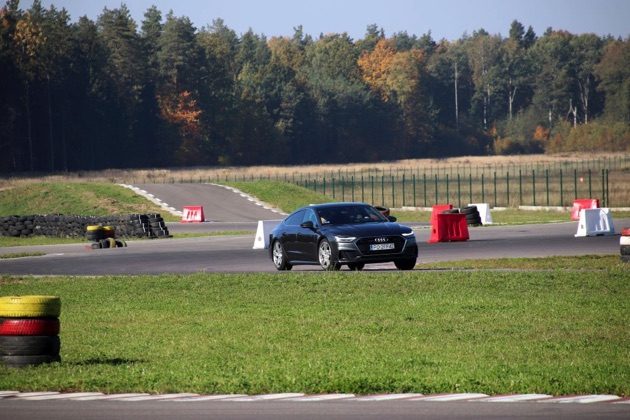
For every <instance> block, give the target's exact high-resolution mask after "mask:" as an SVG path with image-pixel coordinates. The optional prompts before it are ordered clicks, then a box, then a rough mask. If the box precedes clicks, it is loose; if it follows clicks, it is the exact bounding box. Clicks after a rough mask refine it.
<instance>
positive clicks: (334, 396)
mask: <svg viewBox="0 0 630 420" xmlns="http://www.w3.org/2000/svg"><path fill="white" fill-rule="evenodd" d="M354 396H355V395H354V394H323V395H307V396H304V397H298V398H291V399H290V400H289V401H298V402H314V401H332V400H345V399H348V398H354Z"/></svg>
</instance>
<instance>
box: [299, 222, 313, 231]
mask: <svg viewBox="0 0 630 420" xmlns="http://www.w3.org/2000/svg"><path fill="white" fill-rule="evenodd" d="M300 227H302V228H304V229H314V228H315V225H314V224H313V222H312V221H310V220H308V221H306V222H304V223H302V224H301V225H300Z"/></svg>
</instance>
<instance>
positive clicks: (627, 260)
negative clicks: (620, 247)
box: [620, 255, 630, 263]
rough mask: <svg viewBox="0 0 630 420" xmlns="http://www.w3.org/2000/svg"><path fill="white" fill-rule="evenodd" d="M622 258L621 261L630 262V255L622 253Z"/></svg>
mask: <svg viewBox="0 0 630 420" xmlns="http://www.w3.org/2000/svg"><path fill="white" fill-rule="evenodd" d="M620 258H621V261H623V262H626V263H630V255H622V256H621V257H620Z"/></svg>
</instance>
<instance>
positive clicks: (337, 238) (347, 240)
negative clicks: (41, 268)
mask: <svg viewBox="0 0 630 420" xmlns="http://www.w3.org/2000/svg"><path fill="white" fill-rule="evenodd" d="M355 239H357V238H356V237H354V236H335V241H337V242H338V243H340V244H349V243H352V242H354V240H355Z"/></svg>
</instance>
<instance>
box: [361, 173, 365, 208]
mask: <svg viewBox="0 0 630 420" xmlns="http://www.w3.org/2000/svg"><path fill="white" fill-rule="evenodd" d="M363 181H364V180H363V175H361V202H362V203H365V184H364V182H363Z"/></svg>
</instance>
